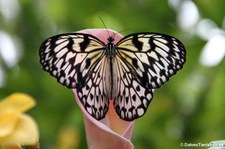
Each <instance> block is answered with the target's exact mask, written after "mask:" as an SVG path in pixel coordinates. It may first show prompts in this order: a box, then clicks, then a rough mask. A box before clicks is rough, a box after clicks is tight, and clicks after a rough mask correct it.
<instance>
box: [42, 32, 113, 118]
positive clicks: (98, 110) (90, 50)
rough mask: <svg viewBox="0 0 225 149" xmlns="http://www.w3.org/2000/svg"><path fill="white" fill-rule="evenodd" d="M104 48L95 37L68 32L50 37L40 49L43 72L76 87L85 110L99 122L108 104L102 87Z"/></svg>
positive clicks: (68, 85) (63, 83) (66, 84)
mask: <svg viewBox="0 0 225 149" xmlns="http://www.w3.org/2000/svg"><path fill="white" fill-rule="evenodd" d="M104 46H105V45H104V43H103V42H101V41H100V40H98V39H97V38H95V37H94V36H91V35H87V34H81V33H69V34H60V35H56V36H53V37H51V38H48V39H47V40H46V41H44V42H43V43H42V45H41V48H40V62H41V64H42V65H43V69H44V70H46V71H47V72H49V73H50V74H51V75H52V76H54V77H55V78H56V79H57V80H58V82H59V83H61V84H62V85H64V86H66V87H68V88H76V91H77V95H78V98H79V99H80V101H81V103H82V104H83V106H84V108H85V109H86V111H87V112H88V113H89V114H90V115H92V116H93V117H94V118H96V119H102V118H103V117H104V116H105V114H106V113H107V111H108V105H109V100H108V99H106V93H105V90H104V87H103V85H104V84H105V82H104V81H105V80H104V77H105V76H104V75H105V73H104V69H105V68H104V67H105V66H104V65H103V62H104V59H105V54H104V52H105V51H104V50H103V49H104Z"/></svg>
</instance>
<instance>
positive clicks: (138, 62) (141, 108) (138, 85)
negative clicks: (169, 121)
mask: <svg viewBox="0 0 225 149" xmlns="http://www.w3.org/2000/svg"><path fill="white" fill-rule="evenodd" d="M116 49H117V51H118V53H117V58H116V59H117V62H116V64H117V71H118V75H119V76H118V79H117V82H118V83H117V88H118V89H119V90H118V91H117V98H116V99H115V101H114V107H115V109H116V112H117V113H118V115H119V116H120V117H121V118H122V119H124V120H128V121H131V120H134V119H136V118H138V117H141V116H143V115H144V113H145V112H146V110H147V107H148V105H149V104H150V102H151V99H152V96H153V95H152V89H155V88H159V87H161V86H162V85H163V84H164V83H165V82H167V81H168V80H169V78H170V77H171V76H173V75H174V74H175V73H176V72H177V71H178V70H180V69H181V68H182V67H183V64H184V63H185V54H186V52H185V48H184V46H183V44H182V43H181V42H180V41H179V40H177V39H176V38H174V37H171V36H168V35H164V34H158V33H136V34H131V35H128V36H126V37H124V38H123V39H121V40H120V41H119V42H118V43H117V44H116Z"/></svg>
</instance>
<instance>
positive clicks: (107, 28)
mask: <svg viewBox="0 0 225 149" xmlns="http://www.w3.org/2000/svg"><path fill="white" fill-rule="evenodd" d="M98 17H99V19H100V20H101V21H102V24H103V25H104V27H105V29H106V31H107V33H108V35H109V37H110V34H109V31H108V28H107V27H106V25H105V23H104V21H103V19H102V18H101V17H100V16H98Z"/></svg>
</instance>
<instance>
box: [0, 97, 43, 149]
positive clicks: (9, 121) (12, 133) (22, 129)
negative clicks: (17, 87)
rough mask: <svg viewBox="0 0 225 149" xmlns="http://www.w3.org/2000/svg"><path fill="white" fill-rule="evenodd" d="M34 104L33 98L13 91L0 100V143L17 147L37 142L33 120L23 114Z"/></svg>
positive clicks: (36, 129) (9, 146)
mask: <svg viewBox="0 0 225 149" xmlns="http://www.w3.org/2000/svg"><path fill="white" fill-rule="evenodd" d="M34 105H35V100H34V99H33V98H32V97H30V96H28V95H26V94H23V93H14V94H12V95H10V96H8V97H6V98H5V99H3V100H0V145H2V148H4V149H6V148H8V149H10V148H16V146H17V147H18V148H19V146H20V145H34V144H38V139H39V134H38V128H37V125H36V123H35V121H34V120H33V119H32V117H30V116H29V115H26V114H24V113H23V112H26V111H27V110H28V109H30V108H32V107H33V106H34Z"/></svg>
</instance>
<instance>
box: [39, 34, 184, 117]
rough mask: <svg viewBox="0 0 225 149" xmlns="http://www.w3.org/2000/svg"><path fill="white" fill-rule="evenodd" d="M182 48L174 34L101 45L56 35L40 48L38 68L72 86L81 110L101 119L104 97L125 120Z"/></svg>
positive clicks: (178, 61)
mask: <svg viewBox="0 0 225 149" xmlns="http://www.w3.org/2000/svg"><path fill="white" fill-rule="evenodd" d="M185 55H186V52H185V48H184V46H183V44H182V43H181V42H180V41H179V40H177V39H176V38H174V37H171V36H168V35H165V34H160V33H150V32H144V33H134V34H130V35H127V36H125V37H123V38H122V39H121V40H120V41H118V42H117V43H114V38H113V36H110V37H109V38H108V40H107V43H104V42H102V41H101V40H99V39H98V38H96V37H95V36H92V35H90V34H83V33H67V34H60V35H56V36H53V37H50V38H48V39H47V40H45V41H44V42H43V43H42V45H41V47H40V62H41V64H42V65H43V69H44V70H46V71H47V72H49V73H50V74H51V75H52V76H54V77H55V78H57V80H58V82H59V83H61V84H62V85H64V86H66V87H68V88H76V91H77V96H78V98H79V100H80V101H81V103H82V104H83V106H84V108H85V109H86V111H87V112H88V113H89V114H90V115H91V116H92V117H94V118H95V119H97V120H100V119H102V118H104V117H105V115H106V113H107V111H108V108H109V100H110V99H112V100H113V104H114V108H115V111H116V112H117V114H118V116H119V117H120V118H121V119H123V120H126V121H132V120H134V119H136V118H138V117H141V116H143V115H144V113H145V112H146V110H147V108H148V106H149V104H150V102H151V100H152V97H153V90H154V89H156V88H159V87H161V86H162V85H163V84H164V83H166V82H167V81H168V80H169V78H170V77H171V76H173V75H174V74H175V73H176V72H177V71H178V70H180V69H181V68H182V67H183V64H184V63H185Z"/></svg>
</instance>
